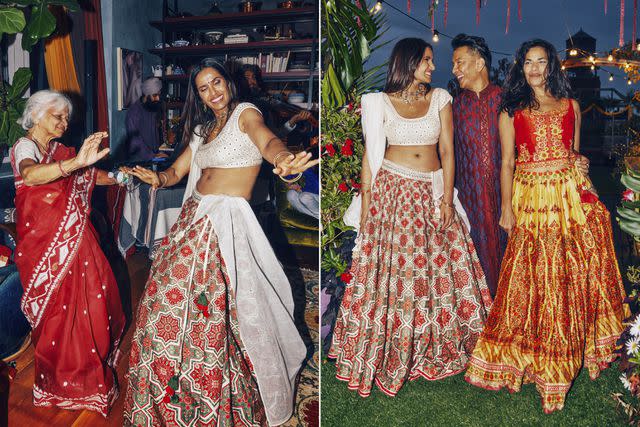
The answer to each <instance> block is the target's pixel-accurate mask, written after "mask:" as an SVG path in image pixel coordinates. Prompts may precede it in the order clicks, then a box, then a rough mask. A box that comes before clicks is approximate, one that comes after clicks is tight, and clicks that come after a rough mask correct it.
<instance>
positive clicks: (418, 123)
mask: <svg viewBox="0 0 640 427" xmlns="http://www.w3.org/2000/svg"><path fill="white" fill-rule="evenodd" d="M382 98H383V99H384V117H385V120H384V133H385V136H386V137H387V144H388V145H433V144H437V143H438V139H439V137H440V110H442V108H443V107H444V106H445V105H447V103H449V102H451V99H452V98H451V95H449V92H447V91H446V90H444V89H440V88H438V87H437V88H434V89H433V93H432V94H431V102H430V103H429V110H428V111H427V114H425V115H424V116H422V117H417V118H414V119H406V118H404V117H402V116H401V115H400V114H398V112H397V111H396V109H395V108H394V107H393V104H392V103H391V100H390V99H389V96H388V95H387V94H386V93H385V94H383V96H382Z"/></svg>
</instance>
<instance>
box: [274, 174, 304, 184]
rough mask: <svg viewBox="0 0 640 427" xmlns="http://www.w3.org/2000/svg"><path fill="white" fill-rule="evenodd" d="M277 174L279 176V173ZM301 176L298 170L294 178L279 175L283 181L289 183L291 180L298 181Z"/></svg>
mask: <svg viewBox="0 0 640 427" xmlns="http://www.w3.org/2000/svg"><path fill="white" fill-rule="evenodd" d="M278 176H280V175H278ZM301 177H302V172H298V175H297V176H296V177H295V178H292V179H287V178H284V177H282V176H280V179H281V180H283V181H284V182H288V183H289V184H290V183H292V182H296V181H298V180H299V179H300V178H301Z"/></svg>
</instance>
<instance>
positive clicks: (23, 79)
mask: <svg viewBox="0 0 640 427" xmlns="http://www.w3.org/2000/svg"><path fill="white" fill-rule="evenodd" d="M32 76H33V74H32V73H31V70H30V69H29V68H26V67H22V68H18V69H17V70H16V72H15V73H14V75H13V83H12V84H11V88H10V89H9V93H8V94H7V95H8V98H9V101H14V100H16V99H18V98H21V97H22V95H23V94H24V93H25V91H26V90H27V89H28V88H29V83H31V77H32Z"/></svg>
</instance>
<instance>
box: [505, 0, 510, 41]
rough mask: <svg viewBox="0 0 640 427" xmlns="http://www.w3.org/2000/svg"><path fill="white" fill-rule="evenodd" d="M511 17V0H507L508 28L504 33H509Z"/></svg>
mask: <svg viewBox="0 0 640 427" xmlns="http://www.w3.org/2000/svg"><path fill="white" fill-rule="evenodd" d="M510 19H511V0H507V28H505V30H504V33H505V34H509V20H510Z"/></svg>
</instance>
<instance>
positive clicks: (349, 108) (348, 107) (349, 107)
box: [347, 102, 353, 112]
mask: <svg viewBox="0 0 640 427" xmlns="http://www.w3.org/2000/svg"><path fill="white" fill-rule="evenodd" d="M347 111H349V112H351V111H353V102H350V103H349V104H347Z"/></svg>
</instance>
